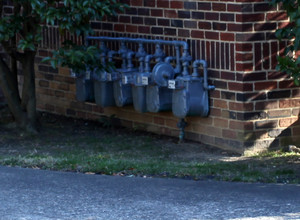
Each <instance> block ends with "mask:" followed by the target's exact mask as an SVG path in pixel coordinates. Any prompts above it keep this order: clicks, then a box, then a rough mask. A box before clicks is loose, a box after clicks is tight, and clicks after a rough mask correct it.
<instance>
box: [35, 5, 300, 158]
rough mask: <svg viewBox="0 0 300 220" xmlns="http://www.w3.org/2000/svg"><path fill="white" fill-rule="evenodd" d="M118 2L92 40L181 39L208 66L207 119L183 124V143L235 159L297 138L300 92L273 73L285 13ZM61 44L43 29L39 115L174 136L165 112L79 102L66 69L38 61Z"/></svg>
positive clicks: (172, 122)
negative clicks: (109, 122) (113, 120)
mask: <svg viewBox="0 0 300 220" xmlns="http://www.w3.org/2000/svg"><path fill="white" fill-rule="evenodd" d="M123 2H125V3H127V4H129V5H130V6H131V7H130V8H129V9H127V10H126V11H125V13H123V14H120V15H118V16H117V17H114V18H109V19H106V20H104V21H102V22H92V25H93V28H94V29H95V34H96V35H98V36H101V35H104V36H114V37H118V36H126V37H142V38H150V39H151V38H152V39H155V38H159V39H166V40H173V39H178V40H185V41H187V42H188V43H189V45H190V47H191V50H190V52H191V55H192V57H193V59H194V60H195V59H205V60H206V61H207V62H208V69H209V72H208V77H209V80H210V84H213V85H215V87H216V89H215V90H214V91H212V92H211V93H210V97H211V99H210V107H211V110H210V115H209V117H208V118H200V117H188V118H187V119H186V120H187V122H188V124H189V126H188V127H187V128H186V132H187V134H186V138H187V139H191V140H195V141H199V142H203V143H206V144H210V145H216V146H218V147H221V148H227V149H231V150H235V151H237V152H240V153H243V152H245V151H248V150H252V151H253V150H263V149H267V148H269V147H280V146H283V145H286V144H288V143H290V142H292V141H295V140H297V136H298V133H299V130H300V127H299V125H298V124H299V123H298V114H299V106H300V90H299V88H298V87H295V86H294V85H293V82H292V81H291V80H290V79H288V78H287V77H286V76H285V75H284V74H282V73H278V72H276V71H275V66H276V64H277V61H276V56H277V55H278V54H279V53H280V52H282V50H283V48H284V47H285V46H286V43H285V42H278V40H277V39H276V38H275V36H274V31H275V30H276V29H277V28H279V27H282V26H284V25H286V24H287V17H286V16H285V14H284V13H283V12H281V11H278V10H277V8H273V7H271V6H269V4H268V3H267V2H265V1H263V0H253V1H251V0H248V1H245V0H236V1H234V2H229V1H179V0H178V1H169V0H147V1H136V0H126V1H123ZM69 37H71V36H69ZM78 40H80V39H78ZM59 42H60V39H59V36H58V30H57V28H56V27H50V28H49V29H44V40H43V42H42V44H41V46H40V49H39V51H38V56H37V65H36V69H37V73H36V84H37V98H38V109H40V110H43V111H48V112H53V113H57V114H62V115H67V116H72V117H80V118H85V119H94V120H98V119H99V117H101V116H103V115H108V116H109V115H112V114H115V115H116V117H117V118H119V119H121V124H122V125H123V126H127V127H131V128H135V129H144V130H147V131H150V132H155V133H160V134H165V135H172V136H176V135H178V133H179V131H178V128H177V126H176V124H177V122H178V119H177V118H175V117H174V116H173V115H172V113H171V112H167V113H159V114H154V113H144V114H140V113H137V112H135V111H134V110H133V107H132V106H129V107H124V108H117V107H114V108H112V107H111V108H101V107H99V106H97V105H95V104H94V103H81V102H77V101H76V100H75V90H76V88H75V80H74V78H72V77H70V73H69V70H68V69H67V68H59V69H58V70H54V69H52V68H51V67H50V66H48V65H46V64H41V63H39V61H40V60H41V59H42V57H44V56H47V55H48V54H49V51H50V50H51V49H54V48H57V47H58V46H59ZM112 46H114V45H112ZM148 49H149V48H148ZM150 49H151V48H150ZM148 52H149V51H148ZM168 53H172V51H168Z"/></svg>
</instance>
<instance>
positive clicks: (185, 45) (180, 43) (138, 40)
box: [86, 36, 189, 50]
mask: <svg viewBox="0 0 300 220" xmlns="http://www.w3.org/2000/svg"><path fill="white" fill-rule="evenodd" d="M89 40H99V41H123V42H134V43H152V44H157V43H159V44H165V45H175V46H182V47H183V49H184V50H188V49H189V45H188V43H187V42H185V41H177V40H173V41H168V40H160V39H155V40H152V39H143V38H129V37H94V36H87V37H86V41H89Z"/></svg>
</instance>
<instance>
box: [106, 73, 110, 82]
mask: <svg viewBox="0 0 300 220" xmlns="http://www.w3.org/2000/svg"><path fill="white" fill-rule="evenodd" d="M106 77H107V81H111V74H110V73H107V75H106Z"/></svg>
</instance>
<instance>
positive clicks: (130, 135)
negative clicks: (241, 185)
mask: <svg viewBox="0 0 300 220" xmlns="http://www.w3.org/2000/svg"><path fill="white" fill-rule="evenodd" d="M41 125H42V127H41V132H40V134H39V135H38V136H30V135H27V134H23V133H20V132H19V131H18V130H16V129H13V128H9V126H7V125H4V124H2V125H0V164H1V165H5V166H21V167H30V168H36V169H51V170H62V171H71V172H83V173H87V174H108V175H124V176H125V175H126V176H129V175H132V176H142V177H174V178H175V177H176V178H186V179H195V180H205V179H214V180H226V181H245V182H276V183H300V154H297V153H282V152H272V153H266V154H261V155H257V156H253V157H244V156H240V155H237V154H234V153H231V152H227V151H224V150H220V149H218V148H214V147H211V146H207V145H203V144H199V143H194V142H186V143H180V144H179V143H177V139H175V138H170V137H165V136H158V135H153V134H148V133H143V132H137V131H134V130H129V129H125V128H113V127H112V126H111V125H112V123H110V119H109V118H107V119H103V120H101V123H100V122H91V121H84V120H78V119H71V118H65V117H62V116H55V115H51V114H46V113H43V114H42V117H41Z"/></svg>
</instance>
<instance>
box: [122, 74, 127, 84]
mask: <svg viewBox="0 0 300 220" xmlns="http://www.w3.org/2000/svg"><path fill="white" fill-rule="evenodd" d="M122 83H123V84H127V83H128V77H127V76H122Z"/></svg>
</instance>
